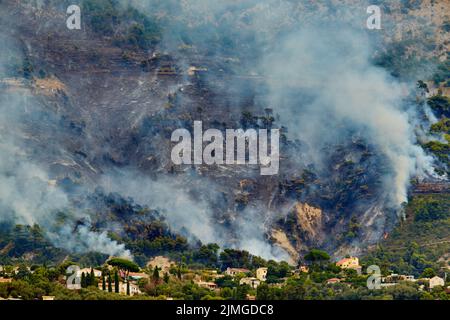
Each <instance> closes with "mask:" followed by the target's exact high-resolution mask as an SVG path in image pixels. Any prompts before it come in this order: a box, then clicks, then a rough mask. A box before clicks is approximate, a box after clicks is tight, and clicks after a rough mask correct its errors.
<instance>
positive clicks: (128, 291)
mask: <svg viewBox="0 0 450 320" xmlns="http://www.w3.org/2000/svg"><path fill="white" fill-rule="evenodd" d="M129 295H130V281H129V280H127V296H129Z"/></svg>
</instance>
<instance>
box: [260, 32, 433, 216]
mask: <svg viewBox="0 0 450 320" xmlns="http://www.w3.org/2000/svg"><path fill="white" fill-rule="evenodd" d="M370 50H371V45H370V42H369V41H368V39H367V37H366V36H364V35H363V34H362V33H361V32H357V31H355V30H350V29H347V28H346V27H341V28H327V27H320V26H319V27H318V26H315V27H309V28H304V29H302V30H300V31H298V32H295V33H293V34H291V35H289V36H287V37H285V38H284V39H283V40H282V41H281V42H280V44H279V46H278V48H276V49H275V50H274V51H273V52H271V53H270V54H269V55H268V56H267V57H266V58H265V59H264V60H263V66H264V68H263V70H264V75H265V76H266V77H267V78H268V79H269V80H268V81H269V86H270V93H269V99H270V101H271V103H270V104H271V105H273V106H274V107H275V108H276V110H277V112H278V114H279V115H280V117H281V119H282V122H283V123H285V124H286V125H287V127H288V128H291V130H290V134H291V135H292V136H293V137H294V138H298V139H300V140H302V141H305V142H306V143H307V144H308V145H310V146H311V148H309V150H311V151H312V152H313V153H314V154H313V155H312V157H311V158H312V159H314V163H315V164H316V165H317V163H320V162H322V161H324V160H325V157H324V155H322V154H321V150H323V149H322V148H323V147H324V146H325V145H326V144H327V143H333V142H335V141H337V140H338V139H339V138H340V137H342V136H344V135H345V134H346V133H348V132H350V131H352V132H355V131H356V132H357V133H358V135H359V136H362V137H363V138H364V139H365V141H367V142H368V143H370V144H371V145H374V146H375V147H376V149H377V151H378V152H380V153H381V154H382V155H384V156H385V157H386V158H387V160H388V161H389V166H390V169H391V170H390V172H388V173H387V174H386V176H385V177H384V180H385V183H384V185H385V192H386V194H387V196H388V199H387V200H388V202H389V203H388V205H390V206H391V207H395V208H399V207H400V205H401V204H402V203H403V202H405V201H406V200H407V189H408V187H409V181H410V178H411V177H413V176H418V177H425V176H427V175H433V167H432V161H433V159H432V158H431V157H429V156H427V155H426V154H425V153H424V151H423V149H422V148H421V147H419V146H418V145H417V144H416V138H415V135H414V127H413V125H412V119H410V115H411V112H412V111H411V110H409V108H413V107H414V106H408V105H407V104H405V103H404V101H403V100H404V99H405V98H406V96H405V91H406V90H408V89H409V88H408V87H407V85H406V84H401V83H398V82H397V81H396V80H395V79H393V78H392V77H391V76H389V74H388V73H387V71H385V70H383V69H380V68H377V67H374V66H373V65H372V64H371V62H370ZM295 93H298V94H300V96H297V95H295ZM302 97H307V98H306V99H305V98H304V99H302ZM293 128H295V130H292V129H293ZM349 138H350V137H349Z"/></svg>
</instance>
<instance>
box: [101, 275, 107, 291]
mask: <svg viewBox="0 0 450 320" xmlns="http://www.w3.org/2000/svg"><path fill="white" fill-rule="evenodd" d="M102 290H103V291H106V280H105V275H102Z"/></svg>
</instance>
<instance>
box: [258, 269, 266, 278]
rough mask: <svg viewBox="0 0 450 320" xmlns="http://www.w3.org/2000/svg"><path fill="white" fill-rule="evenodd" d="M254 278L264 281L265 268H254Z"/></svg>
mask: <svg viewBox="0 0 450 320" xmlns="http://www.w3.org/2000/svg"><path fill="white" fill-rule="evenodd" d="M256 278H258V280H261V281H266V279H267V268H258V269H256Z"/></svg>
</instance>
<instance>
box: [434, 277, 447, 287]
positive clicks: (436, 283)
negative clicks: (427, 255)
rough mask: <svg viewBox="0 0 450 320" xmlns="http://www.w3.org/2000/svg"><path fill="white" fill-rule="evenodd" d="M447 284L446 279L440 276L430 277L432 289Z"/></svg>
mask: <svg viewBox="0 0 450 320" xmlns="http://www.w3.org/2000/svg"><path fill="white" fill-rule="evenodd" d="M444 285H445V281H444V279H442V278H441V277H438V276H434V277H433V278H431V279H430V289H433V288H434V287H437V286H441V287H443V286H444Z"/></svg>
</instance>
